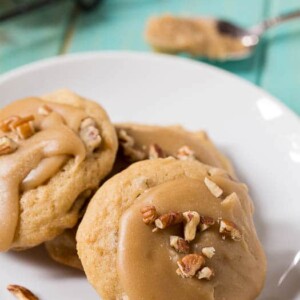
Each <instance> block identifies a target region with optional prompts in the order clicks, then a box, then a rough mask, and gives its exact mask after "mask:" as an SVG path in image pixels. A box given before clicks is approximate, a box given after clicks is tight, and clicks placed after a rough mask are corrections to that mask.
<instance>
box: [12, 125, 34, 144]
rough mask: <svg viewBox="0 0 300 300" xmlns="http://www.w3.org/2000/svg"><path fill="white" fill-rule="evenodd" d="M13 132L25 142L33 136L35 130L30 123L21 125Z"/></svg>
mask: <svg viewBox="0 0 300 300" xmlns="http://www.w3.org/2000/svg"><path fill="white" fill-rule="evenodd" d="M15 131H16V132H17V134H18V136H19V138H20V139H22V140H26V139H28V138H30V137H31V136H33V135H34V133H35V129H34V127H33V123H32V122H27V123H23V124H21V125H19V126H17V127H16V129H15Z"/></svg>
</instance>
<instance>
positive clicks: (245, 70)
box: [70, 0, 265, 83]
mask: <svg viewBox="0 0 300 300" xmlns="http://www.w3.org/2000/svg"><path fill="white" fill-rule="evenodd" d="M164 13H173V14H180V15H195V16H216V17H222V18H225V19H230V20H234V21H235V22H237V23H238V24H240V25H242V26H245V27H247V26H251V25H253V24H256V23H258V22H259V21H261V20H262V19H263V17H264V15H265V11H264V4H263V1H261V0H252V1H248V2H247V3H245V2H244V1H240V0H209V1H200V0H110V1H106V2H104V4H103V5H102V6H101V7H99V9H97V10H95V11H94V12H92V13H90V14H81V16H80V17H79V20H78V22H77V27H76V33H75V36H74V41H73V44H72V46H71V49H70V51H71V52H78V51H90V50H116V49H124V50H141V51H149V50H150V48H149V46H148V45H147V44H146V42H145V41H144V38H143V31H144V28H145V22H146V20H147V19H148V18H149V17H150V16H152V15H159V14H164ZM262 55H263V49H262V48H260V49H258V51H257V52H256V54H255V56H253V57H252V58H251V59H248V60H245V61H242V62H231V63H213V64H214V65H216V66H218V67H221V68H224V69H226V70H229V71H232V72H234V73H236V74H237V75H240V76H242V77H244V78H246V79H248V80H250V81H252V82H254V83H256V82H257V77H258V73H260V68H261V65H262V64H261V59H262Z"/></svg>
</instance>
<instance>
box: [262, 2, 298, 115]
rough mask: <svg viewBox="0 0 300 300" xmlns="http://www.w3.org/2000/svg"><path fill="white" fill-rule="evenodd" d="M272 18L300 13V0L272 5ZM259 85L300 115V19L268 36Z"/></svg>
mask: <svg viewBox="0 0 300 300" xmlns="http://www.w3.org/2000/svg"><path fill="white" fill-rule="evenodd" d="M270 4H271V5H270V7H269V16H270V17H271V16H277V15H278V14H280V13H284V12H288V11H292V10H295V9H300V2H299V0H285V1H281V0H273V1H270ZM265 47H266V49H265V51H266V56H265V61H264V71H263V72H262V74H261V80H260V82H259V84H260V85H261V86H262V88H264V89H266V90H267V91H269V92H270V93H271V94H273V95H274V96H276V97H278V98H279V99H280V100H281V101H282V102H284V103H285V104H286V105H287V106H289V107H290V108H291V109H292V110H294V111H295V112H296V113H298V114H299V115H300V19H298V20H295V21H292V22H290V23H287V24H284V25H281V26H280V27H277V28H274V29H272V30H270V32H268V34H267V36H266V38H265Z"/></svg>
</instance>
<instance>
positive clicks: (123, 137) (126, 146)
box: [118, 129, 146, 162]
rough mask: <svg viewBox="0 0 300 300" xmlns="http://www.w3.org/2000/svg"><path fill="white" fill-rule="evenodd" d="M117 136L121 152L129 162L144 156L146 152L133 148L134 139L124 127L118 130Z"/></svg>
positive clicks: (141, 158)
mask: <svg viewBox="0 0 300 300" xmlns="http://www.w3.org/2000/svg"><path fill="white" fill-rule="evenodd" d="M118 138H119V142H120V145H121V147H122V149H123V153H124V155H125V156H126V157H128V158H129V160H130V161H131V162H135V161H140V160H143V159H145V158H146V153H145V152H144V151H142V150H139V149H135V148H134V139H133V137H132V136H130V135H129V134H128V133H127V132H126V131H125V130H124V129H121V130H119V131H118Z"/></svg>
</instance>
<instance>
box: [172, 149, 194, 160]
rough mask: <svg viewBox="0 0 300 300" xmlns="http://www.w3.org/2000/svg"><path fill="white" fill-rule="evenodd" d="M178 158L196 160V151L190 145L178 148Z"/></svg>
mask: <svg viewBox="0 0 300 300" xmlns="http://www.w3.org/2000/svg"><path fill="white" fill-rule="evenodd" d="M176 158H177V159H179V160H195V159H196V156H195V152H194V151H193V150H191V148H190V147H189V146H183V147H181V148H179V149H178V151H177V154H176Z"/></svg>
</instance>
